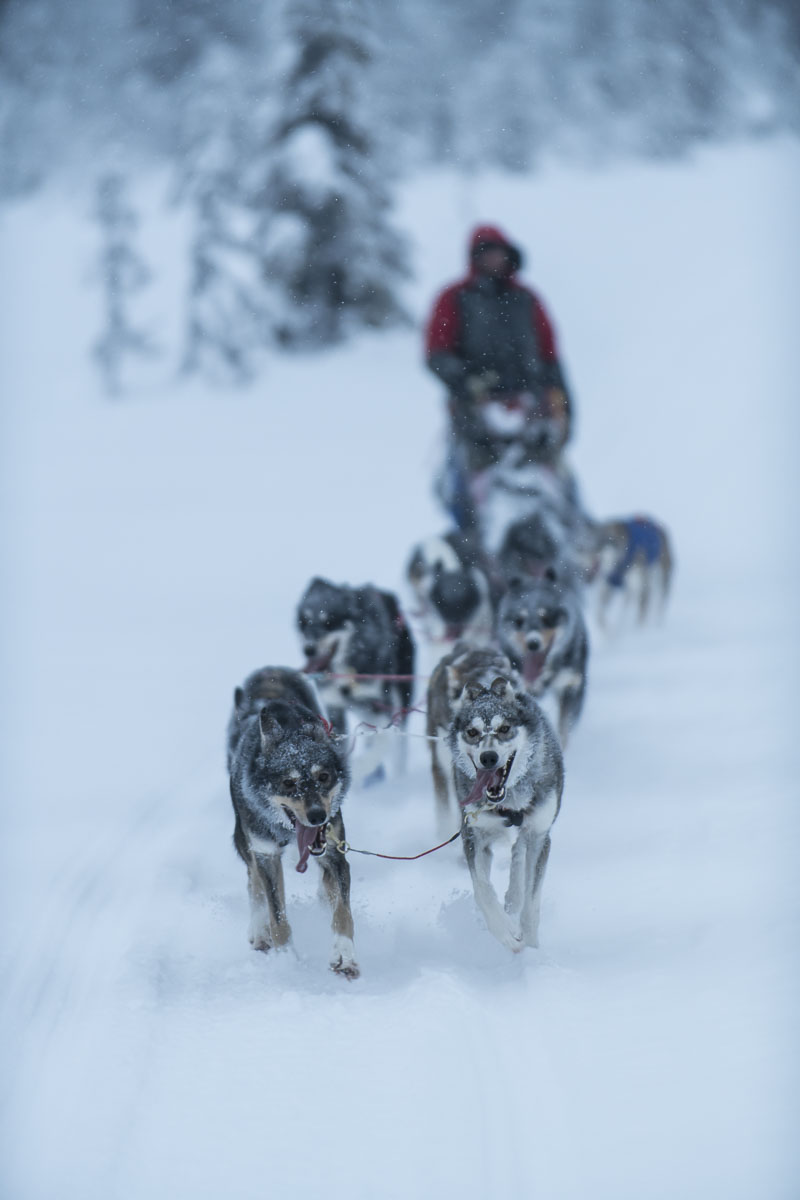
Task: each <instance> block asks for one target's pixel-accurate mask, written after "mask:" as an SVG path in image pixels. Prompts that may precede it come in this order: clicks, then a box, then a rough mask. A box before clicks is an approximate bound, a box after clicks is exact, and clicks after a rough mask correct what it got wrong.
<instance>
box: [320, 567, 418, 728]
mask: <svg viewBox="0 0 800 1200" xmlns="http://www.w3.org/2000/svg"><path fill="white" fill-rule="evenodd" d="M297 627H298V629H299V631H300V637H301V639H302V642H303V652H304V654H305V656H306V665H305V667H304V668H303V669H304V671H306V672H307V673H308V674H319V675H321V676H322V678H321V679H320V681H319V683H318V687H319V691H320V695H321V696H322V699H323V701H324V703H325V707H326V708H327V710H328V715H329V716H330V719H331V722H332V724H333V726H334V728H335V729H336V730H337V731H338V732H341V733H344V732H345V729H346V716H345V713H346V709H347V708H353V709H355V710H356V712H360V713H361V714H363V715H365V716H366V715H368V716H371V717H373V718H374V716H375V715H376V714H377V713H383V714H385V715H386V716H387V717H388V716H389V715H390V714H391V713H394V712H396V711H398V710H400V711H402V710H403V709H406V708H408V706H409V705H410V703H411V695H412V691H413V686H412V682H411V680H407V679H402V680H395V679H391V678H389V679H383V678H379V676H384V675H387V676H394V675H413V673H414V643H413V641H412V640H411V634H410V632H409V629H408V625H407V624H406V621H405V618H404V617H403V615H402V613H401V612H400V607H399V605H398V603H397V599H396V597H395V596H394V595H393V594H392V593H391V592H382V591H379V590H378V588H376V587H372V586H371V585H370V584H366V585H365V586H364V587H357V588H351V587H347V586H346V585H345V584H334V583H329V582H328V581H327V580H326V579H319V578H317V579H312V580H311V583H310V584H309V585H308V587H307V588H306V590H305V592H304V593H303V596H302V599H301V600H300V603H299V605H298V607H297ZM360 675H363V676H376V678H369V679H359V678H357V677H358V676H360ZM337 676H341V678H337Z"/></svg>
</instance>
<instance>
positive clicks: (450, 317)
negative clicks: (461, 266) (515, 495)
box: [425, 225, 572, 527]
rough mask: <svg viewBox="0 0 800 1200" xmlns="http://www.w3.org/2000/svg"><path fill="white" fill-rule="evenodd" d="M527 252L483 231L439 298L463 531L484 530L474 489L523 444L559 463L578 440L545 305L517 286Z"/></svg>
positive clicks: (436, 312)
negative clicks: (461, 274)
mask: <svg viewBox="0 0 800 1200" xmlns="http://www.w3.org/2000/svg"><path fill="white" fill-rule="evenodd" d="M521 265H522V254H521V252H520V250H519V249H518V248H517V247H516V246H515V245H514V244H513V243H512V242H510V241H509V239H508V238H507V237H506V236H505V234H503V233H502V232H501V230H499V229H497V228H495V227H494V226H492V225H481V226H479V227H478V228H477V229H475V230H474V232H473V233H472V236H471V239H470V245H469V274H468V275H467V277H466V278H465V279H463V280H461V281H460V282H458V283H455V284H452V285H451V286H450V287H448V288H446V289H445V290H444V291H443V292H442V293H441V294H440V295H439V297H438V298H437V300H436V303H435V304H434V308H433V312H432V314H431V317H430V320H429V322H428V327H427V334H426V344H425V351H426V362H427V365H428V367H429V368H430V369H431V371H433V372H434V374H435V375H437V376H438V377H439V378H440V379H441V380H442V382H443V383H444V384H445V385H446V386H447V389H448V392H449V406H448V407H449V413H450V446H449V449H448V462H447V466H446V469H445V475H444V478H443V479H442V481H441V487H440V496H441V499H442V500H443V502H444V503H445V507H446V508H448V510H449V511H450V513H451V515H452V516H453V518H454V520H455V521H456V524H457V525H458V526H460V527H469V526H470V525H472V524H473V523H474V519H475V513H474V495H472V494H471V492H472V490H473V489H471V486H470V485H471V482H472V481H473V480H474V479H475V477H476V476H477V475H479V473H480V472H482V471H484V470H486V469H487V468H488V467H490V466H492V465H493V464H494V463H496V462H498V461H499V459H500V457H501V456H502V454H503V453H504V451H505V450H506V449H507V448H508V446H509V445H512V444H515V443H516V444H519V443H523V444H524V447H525V453H526V455H527V456H528V457H529V458H530V460H531V461H540V462H550V463H554V462H556V461H557V459H558V456H559V454H560V452H561V449H562V448H563V446H564V444H565V443H566V442H567V440H568V439H569V436H570V432H571V423H572V412H571V404H570V398H569V392H568V389H567V385H566V382H565V379H564V373H563V371H562V369H561V364H560V362H559V358H558V352H557V349H556V341H555V335H554V332H553V327H552V325H551V323H550V319H549V317H548V315H547V312H546V311H545V308H544V306H543V304H542V302H541V300H540V299H539V298H538V296H536V295H535V294H534V293H533V292H532V291H531V290H530V289H529V288H527V287H525V286H524V285H523V284H521V283H520V282H519V281H518V280H517V272H518V271H519V269H520V267H521Z"/></svg>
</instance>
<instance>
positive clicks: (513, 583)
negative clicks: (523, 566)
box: [506, 575, 525, 592]
mask: <svg viewBox="0 0 800 1200" xmlns="http://www.w3.org/2000/svg"><path fill="white" fill-rule="evenodd" d="M524 586H525V580H524V579H523V577H522V576H521V575H512V576H511V578H510V579H509V580H508V583H507V584H506V591H508V592H521V591H522V589H523V587H524Z"/></svg>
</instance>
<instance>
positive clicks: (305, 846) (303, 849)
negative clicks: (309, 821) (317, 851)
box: [296, 821, 319, 875]
mask: <svg viewBox="0 0 800 1200" xmlns="http://www.w3.org/2000/svg"><path fill="white" fill-rule="evenodd" d="M296 831H297V849H298V850H299V851H300V858H299V859H298V861H297V870H298V871H299V872H300V874H301V875H302V874H303V873H304V872H305V871H307V870H308V856H309V854H310V853H311V847H312V846H313V845H314V842H315V841H316V840H317V834H318V833H319V829H317V828H315V827H313V826H308V825H302V824H301V823H300V821H298V822H297V825H296Z"/></svg>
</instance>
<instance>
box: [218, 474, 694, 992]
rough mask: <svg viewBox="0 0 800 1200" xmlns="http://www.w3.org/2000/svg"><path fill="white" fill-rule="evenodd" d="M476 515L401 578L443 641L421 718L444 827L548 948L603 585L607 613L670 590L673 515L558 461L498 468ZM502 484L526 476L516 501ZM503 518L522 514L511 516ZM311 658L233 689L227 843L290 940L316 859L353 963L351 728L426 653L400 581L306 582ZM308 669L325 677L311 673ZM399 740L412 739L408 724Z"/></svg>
mask: <svg viewBox="0 0 800 1200" xmlns="http://www.w3.org/2000/svg"><path fill="white" fill-rule="evenodd" d="M496 482H497V486H496V487H495V488H494V489H493V490H490V491H489V493H488V495H487V498H486V502H485V504H484V505H483V506H482V508H481V512H480V519H479V522H478V526H477V528H476V529H475V530H474V531H473V530H470V531H469V532H465V531H463V530H462V531H454V532H451V533H448V534H446V535H444V536H443V537H436V538H431V539H428V540H427V541H424V542H422V543H420V545H418V546H417V547H415V549H414V550H413V552H412V554H411V557H410V560H409V563H408V568H407V580H408V583H409V586H410V589H411V591H412V593H413V595H414V600H415V604H416V615H417V616H418V618H419V620H420V623H421V630H422V635H423V637H425V638H426V639H427V640H429V641H430V642H431V643H435V644H440V645H441V646H442V648H443V649H446V651H447V652H446V653H445V654H444V656H443V657H442V658H441V659H440V661H439V663H438V664H437V666H436V667H435V669H434V671H433V674H432V675H431V677H430V682H429V685H428V694H427V715H426V731H427V737H428V739H429V746H430V754H431V767H432V777H433V792H434V796H435V804H436V812H437V820H438V824H439V827H440V830H441V832H442V834H443V835H444V834H446V833H448V832H451V831H452V823H453V812H454V811H457V812H458V813H459V814H460V819H461V841H462V845H463V849H464V854H465V857H466V861H467V864H468V867H469V871H470V876H471V880H472V885H473V889H474V894H475V900H476V903H477V905H478V908H479V909H480V912H481V914H482V916H483V918H484V920H485V922H486V926H487V928H488V929H489V931H490V932H491V933H492V934H493V935H494V937H496V938H497V939H498V941H500V942H501V943H502V944H503V945H504V946H507V947H508V948H509V949H510V950H514V951H516V950H520V949H522V948H523V947H524V946H536V945H537V944H538V926H539V910H540V903H541V890H542V881H543V878H544V873H545V868H546V866H547V859H548V855H549V852H550V830H551V827H552V825H553V822H554V821H555V819H556V817H557V816H558V812H559V808H560V806H561V795H562V790H563V784H564V763H563V753H564V750H565V748H566V746H567V743H568V740H569V736H570V733H571V731H572V729H573V728H574V727H575V724H576V722H577V721H578V718H579V716H580V713H581V708H582V706H583V701H584V693H585V688H586V667H587V658H588V637H587V632H586V622H585V619H584V615H583V608H584V601H585V598H586V595H587V594H588V592H589V590H590V588H591V589H593V591H594V593H595V595H596V599H597V606H598V619H599V622H600V623H601V624H602V623H603V622H604V621H605V619H606V617H607V614H608V609H609V603H610V600H611V599H612V598H613V597H614V595H620V596H622V597H623V598H627V599H629V600H631V601H632V603H633V604H634V605H635V607H636V609H637V611H638V615H639V618H640V620H643V619H644V618H645V617H646V616H647V615H648V613H649V612H650V611H651V609H652V607H653V605H654V602H655V600H656V599H660V602H661V604H662V605H663V603H664V601H665V600H666V596H667V591H668V588H669V583H670V574H671V568H672V559H671V550H670V545H669V540H668V537H667V534H666V532H665V530H664V529H663V528H662V527H661V526H660V525H658V524H657V523H656V522H654V521H651V520H648V519H646V518H642V517H636V518H632V519H629V520H615V521H609V522H606V523H596V522H593V521H591V520H590V519H589V518H588V517H586V515H585V514H584V513H583V512H582V510H581V508H580V504H579V502H578V500H577V492H576V488H575V484H574V480H573V479H572V478H571V477H569V476H567V475H566V474H565V472H564V468H563V467H561V468H559V470H558V471H557V472H555V471H553V470H552V469H551V468H548V467H544V466H539V467H537V468H535V469H534V470H533V471H532V469H531V468H530V466H527V467H526V468H525V473H524V476H522V473H520V477H518V478H516V479H513V480H512V481H511V484H512V487H511V489H509V486H508V481H507V480H503V479H499V480H498V481H496ZM504 489H505V491H506V492H508V491H509V490H513V492H514V495H513V502H512V503H511V504H509V503H507V500H508V496H507V495H506V496H504V495H503V494H502V493H503V490H504ZM509 514H510V519H509ZM297 628H298V632H299V635H300V641H301V646H302V650H303V653H304V656H305V659H306V663H305V667H304V668H303V670H302V671H296V670H291V669H289V668H285V667H265V668H263V669H261V670H258V671H255V672H254V673H253V674H251V675H250V676H249V677H248V678H247V679H246V680H245V681H244V683H243V684H242V685H241V686H240V687H237V688H236V690H235V693H234V707H233V713H232V715H231V718H230V722H229V726H228V767H229V772H230V791H231V799H232V802H233V809H234V814H235V827H234V838H233V840H234V846H235V848H236V850H237V852H238V854H239V855H240V857H241V858H242V859H243V861H244V863H245V866H246V868H247V881H248V893H249V898H250V941H251V943H252V945H253V947H254V949H256V950H262V951H266V950H269V949H270V948H272V947H280V946H284V945H286V944H287V942H288V941H289V940H290V937H291V929H290V926H289V923H288V920H287V916H286V900H285V890H284V880H283V869H282V856H283V853H284V851H285V850H286V848H287V846H289V845H290V844H291V843H296V848H297V855H298V860H297V867H296V869H297V870H298V871H305V870H306V869H307V866H308V859H309V858H311V857H314V858H316V859H317V860H318V862H319V866H320V869H321V872H322V884H323V887H324V890H325V893H326V896H327V898H328V901H329V902H330V905H331V910H332V929H333V949H332V953H331V959H330V966H331V969H332V970H333V971H335V972H337V973H339V974H341V975H343V976H345V977H346V978H348V979H354V978H356V977H357V976H358V974H359V968H358V964H357V961H356V957H355V949H354V943H353V918H352V913H351V910H350V869H349V865H348V862H347V858H346V852H347V850H348V849H349V847H348V846H347V843H346V838H345V828H344V822H343V819H342V802H343V800H344V798H345V795H346V793H347V790H348V787H349V784H350V779H351V767H350V749H351V745H352V744H354V743H351V742H350V741H349V738H348V728H350V730H351V731H352V730H353V729H354V728H355V727H356V726H357V725H359V724H360V723H365V724H367V725H369V727H370V728H371V729H374V728H375V726H376V725H380V726H382V727H386V728H392V727H394V728H395V729H396V730H398V731H399V732H400V733H402V732H403V731H404V729H405V725H406V721H407V716H408V711H409V707H410V705H411V703H412V698H413V681H414V675H415V671H414V664H415V648H414V643H413V640H412V637H411V634H410V632H409V628H408V624H407V622H406V620H405V618H404V616H403V614H402V612H401V609H400V606H399V604H398V602H397V599H396V598H395V596H393V595H392V594H391V593H390V592H386V591H382V590H380V589H379V588H377V587H374V586H372V585H365V586H363V587H349V586H345V585H337V584H333V583H331V582H329V581H327V580H324V579H319V578H317V579H313V580H312V581H311V583H310V584H309V585H308V587H307V589H306V591H305V593H304V594H303V596H302V597H301V599H300V602H299V605H298V608H297ZM312 680H313V682H312ZM385 740H386V739H385V738H383V737H380V736H375V737H371V736H367V737H364V738H363V739H359V742H360V746H359V749H360V750H363V753H360V754H359V755H357V756H356V757H355V758H354V760H353V769H354V770H356V769H358V770H359V772H360V776H361V778H362V780H365V781H366V782H369V781H370V780H372V779H375V778H378V777H379V776H380V773H381V772H382V771H383V763H382V757H383V753H384V750H385ZM397 742H398V743H399V746H400V747H401V748H403V747H404V746H405V739H404V738H403V737H399V738H397ZM509 836H510V837H511V839H512V850H511V865H510V872H509V879H508V885H507V888H506V890H505V894H504V896H503V897H502V898H501V897H499V896H498V894H497V892H496V891H495V888H494V886H493V883H492V880H491V865H492V854H493V848H494V846H495V843H496V842H497V841H498V839H501V838H502V839H508V837H509Z"/></svg>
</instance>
